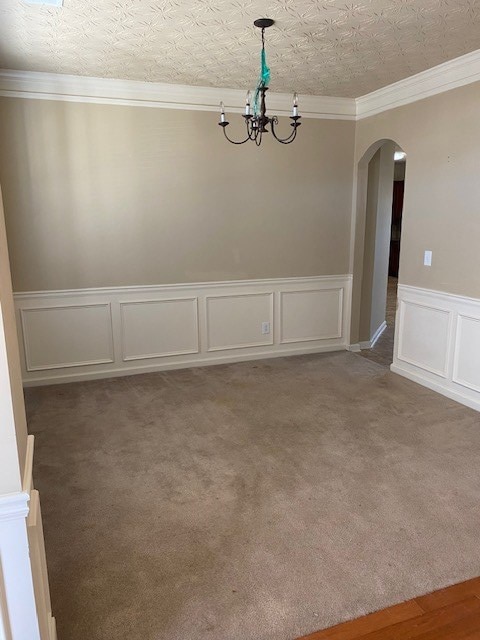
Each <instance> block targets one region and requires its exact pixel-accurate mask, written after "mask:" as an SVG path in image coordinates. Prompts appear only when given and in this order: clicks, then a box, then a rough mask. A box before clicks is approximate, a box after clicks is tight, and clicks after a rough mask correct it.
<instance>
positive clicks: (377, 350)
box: [360, 277, 398, 367]
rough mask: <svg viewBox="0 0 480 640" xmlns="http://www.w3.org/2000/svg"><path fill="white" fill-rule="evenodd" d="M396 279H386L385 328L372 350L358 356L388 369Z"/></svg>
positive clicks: (392, 332)
mask: <svg viewBox="0 0 480 640" xmlns="http://www.w3.org/2000/svg"><path fill="white" fill-rule="evenodd" d="M397 286H398V279H397V278H391V277H389V278H388V286H387V308H386V313H385V320H386V322H387V328H386V329H385V331H384V332H383V333H382V335H381V336H380V338H379V339H378V340H377V342H376V344H375V346H374V347H372V349H362V351H360V355H361V356H363V357H364V358H367V359H368V360H372V361H373V362H376V363H377V364H381V365H382V366H384V367H389V366H390V365H391V364H392V362H393V339H394V336H395V312H396V309H397Z"/></svg>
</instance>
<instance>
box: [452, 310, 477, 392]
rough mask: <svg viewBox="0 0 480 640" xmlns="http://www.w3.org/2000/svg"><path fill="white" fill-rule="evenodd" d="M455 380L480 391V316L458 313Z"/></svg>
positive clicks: (454, 367)
mask: <svg viewBox="0 0 480 640" xmlns="http://www.w3.org/2000/svg"><path fill="white" fill-rule="evenodd" d="M453 381H454V382H456V383H457V384H460V385H462V386H463V387H467V388H468V389H472V390H473V391H476V392H478V393H480V316H479V317H476V318H475V317H470V316H466V315H463V314H459V315H458V321H457V335H456V340H455V361H454V366H453Z"/></svg>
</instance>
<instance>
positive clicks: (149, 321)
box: [14, 275, 352, 386]
mask: <svg viewBox="0 0 480 640" xmlns="http://www.w3.org/2000/svg"><path fill="white" fill-rule="evenodd" d="M351 282H352V278H351V276H349V275H339V276H311V277H299V278H278V279H268V280H242V281H232V282H205V283H191V284H188V283H181V284H170V285H158V286H138V287H131V286H129V287H113V288H104V289H78V290H69V291H39V292H30V293H18V294H15V296H14V298H15V306H16V312H17V323H18V333H19V337H20V352H21V361H22V374H23V380H24V383H25V384H26V385H29V386H33V385H42V384H56V383H60V382H74V381H79V380H89V379H91V380H94V379H99V378H107V377H113V376H122V375H132V374H135V373H147V372H152V371H166V370H169V369H181V368H185V367H198V366H206V365H209V364H220V363H228V362H240V361H242V360H254V359H260V358H274V357H278V356H287V355H298V354H303V353H322V352H324V351H336V350H339V349H345V348H346V346H347V340H348V337H347V336H348V335H349V333H350V307H351V302H350V300H351Z"/></svg>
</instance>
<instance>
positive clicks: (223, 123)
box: [218, 18, 301, 147]
mask: <svg viewBox="0 0 480 640" xmlns="http://www.w3.org/2000/svg"><path fill="white" fill-rule="evenodd" d="M273 23H274V20H271V19H270V18H260V19H259V20H255V22H254V23H253V24H254V25H255V26H256V27H258V28H259V29H261V31H262V51H261V55H260V78H259V80H258V84H257V88H256V89H255V91H254V92H253V105H252V104H251V95H252V92H251V91H247V99H246V102H245V113H244V114H243V118H244V119H245V125H246V128H247V137H246V138H245V140H239V141H238V142H237V141H235V140H232V139H231V138H229V137H228V135H227V127H228V125H229V122H228V121H227V120H226V119H225V107H224V105H223V102H221V103H220V122H219V123H218V124H219V126H220V127H222V129H223V133H224V135H225V137H226V139H227V140H228V141H229V142H231V143H232V144H245V142H248V141H249V140H251V141H252V142H255V144H256V145H257V147H259V146H260V145H261V144H262V137H263V134H264V133H269V130H268V129H267V125H270V127H271V131H272V135H273V137H274V138H275V140H278V142H281V143H282V144H290V143H291V142H293V141H294V140H295V138H296V137H297V129H298V127H299V126H300V125H301V122H299V120H300V118H301V116H299V115H298V97H297V94H296V93H294V94H293V108H292V115H291V116H290V120H292V122H291V124H290V126H291V127H292V131H291V133H290V135H289V136H287V137H286V138H279V137H278V136H277V134H276V132H275V126H276V125H278V118H277V116H272V117H271V118H269V117H268V116H267V114H266V111H267V107H266V104H265V94H266V92H267V91H268V83H269V82H270V69H269V68H268V67H267V60H266V55H265V29H267V28H268V27H271V26H272V24H273ZM252 106H253V109H252ZM252 111H253V112H252Z"/></svg>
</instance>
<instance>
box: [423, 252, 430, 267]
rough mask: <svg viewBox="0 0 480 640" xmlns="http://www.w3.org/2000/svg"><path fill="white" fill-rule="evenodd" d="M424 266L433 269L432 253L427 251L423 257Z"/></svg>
mask: <svg viewBox="0 0 480 640" xmlns="http://www.w3.org/2000/svg"><path fill="white" fill-rule="evenodd" d="M423 264H424V265H425V266H426V267H431V266H432V252H431V251H429V250H427V251H425V254H424V256H423Z"/></svg>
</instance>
